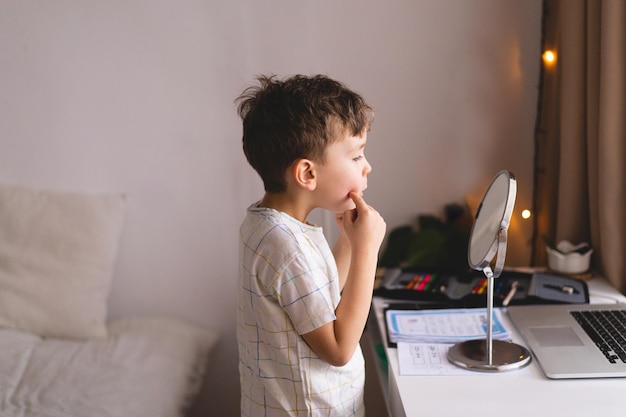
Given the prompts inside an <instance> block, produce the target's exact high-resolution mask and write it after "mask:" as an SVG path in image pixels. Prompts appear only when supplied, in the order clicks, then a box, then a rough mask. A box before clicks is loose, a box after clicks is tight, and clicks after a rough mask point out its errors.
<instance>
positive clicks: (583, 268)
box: [546, 240, 593, 274]
mask: <svg viewBox="0 0 626 417" xmlns="http://www.w3.org/2000/svg"><path fill="white" fill-rule="evenodd" d="M588 245H589V244H588V243H580V244H578V245H573V244H572V243H571V242H568V241H567V240H562V241H560V242H559V243H558V244H557V245H556V247H557V249H558V250H554V249H552V248H548V247H546V251H547V252H548V266H549V267H550V269H551V270H553V271H556V272H562V273H564V274H581V273H583V272H587V271H588V270H589V263H590V261H591V253H592V252H593V249H589V250H588V251H587V252H585V253H582V254H581V253H578V252H574V251H575V250H576V249H579V248H581V247H583V246H588ZM559 251H560V252H559ZM562 252H565V253H562Z"/></svg>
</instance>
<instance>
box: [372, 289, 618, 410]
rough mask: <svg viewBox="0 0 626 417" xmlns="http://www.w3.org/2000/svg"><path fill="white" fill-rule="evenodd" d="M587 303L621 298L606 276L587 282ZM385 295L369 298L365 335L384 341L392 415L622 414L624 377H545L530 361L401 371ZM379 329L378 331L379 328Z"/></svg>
mask: <svg viewBox="0 0 626 417" xmlns="http://www.w3.org/2000/svg"><path fill="white" fill-rule="evenodd" d="M588 283H589V292H590V295H591V297H590V302H592V303H609V302H617V301H622V302H626V297H624V296H622V295H621V294H619V293H618V292H617V291H616V290H615V289H613V288H612V287H611V286H610V285H609V284H608V283H607V282H606V281H604V280H603V279H601V278H593V279H592V280H590V281H589V282H588ZM386 304H387V302H386V300H383V299H379V298H374V300H373V302H372V310H373V313H374V314H373V317H375V318H376V320H372V321H373V322H370V324H369V325H368V332H374V333H375V334H373V335H372V334H370V339H372V340H373V339H374V338H376V337H377V336H380V338H378V342H379V343H382V344H383V345H384V346H385V353H386V355H387V361H388V364H389V369H388V371H387V372H385V370H384V369H380V371H381V372H380V376H381V385H382V386H383V387H384V386H385V385H386V386H387V392H386V393H383V395H384V396H385V399H386V402H387V407H388V410H389V412H390V414H391V417H418V416H425V417H463V416H481V417H488V416H498V417H518V416H519V417H521V416H524V417H543V416H565V417H578V416H581V417H583V416H584V417H595V416H601V417H624V416H626V378H605V379H576V380H550V379H548V378H546V377H545V376H544V374H543V372H542V371H541V369H540V368H539V365H538V364H537V363H536V362H535V361H534V360H533V361H532V362H531V364H530V365H528V366H527V367H525V368H523V369H520V370H516V371H510V372H501V373H483V372H470V373H469V374H468V375H463V376H401V375H400V372H399V369H398V353H397V350H396V349H395V348H389V347H388V346H387V340H386V333H385V331H384V329H385V324H384V316H383V309H384V307H385V305H386ZM504 316H505V317H504V320H505V325H506V326H507V327H508V329H510V330H511V333H512V335H513V341H514V342H516V343H518V344H521V345H525V344H524V342H523V340H522V339H521V337H520V335H519V334H518V333H517V332H516V331H515V327H514V325H513V324H512V323H511V322H510V321H509V319H508V316H506V315H504ZM381 330H382V331H381Z"/></svg>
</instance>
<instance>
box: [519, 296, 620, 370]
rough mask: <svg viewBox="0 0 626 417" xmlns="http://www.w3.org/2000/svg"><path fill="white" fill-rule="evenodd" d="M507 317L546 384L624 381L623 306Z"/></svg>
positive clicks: (524, 310) (534, 310)
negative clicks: (570, 380) (555, 381)
mask: <svg viewBox="0 0 626 417" xmlns="http://www.w3.org/2000/svg"><path fill="white" fill-rule="evenodd" d="M508 314H509V317H510V318H511V320H512V322H513V323H514V324H515V327H517V330H518V331H519V332H520V333H521V335H522V337H523V338H524V340H525V342H526V345H527V347H528V348H530V350H531V351H532V353H533V356H534V358H535V360H536V361H537V362H538V363H539V366H540V367H541V369H542V370H543V372H544V373H545V374H546V376H547V377H548V378H551V379H562V378H605V377H626V304H550V305H525V306H509V307H508ZM598 316H604V317H605V318H598ZM620 326H623V327H622V328H621V329H620V328H619V327H620ZM594 327H595V328H598V329H597V330H596V333H593V330H592V328H594ZM615 328H617V329H615ZM612 330H614V331H615V334H614V335H613V336H611V337H608V339H609V340H608V341H607V342H601V341H600V340H597V339H599V338H600V337H602V336H603V335H604V336H607V333H610V331H612ZM594 339H595V340H594Z"/></svg>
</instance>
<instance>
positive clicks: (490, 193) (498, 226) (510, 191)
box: [467, 171, 517, 275]
mask: <svg viewBox="0 0 626 417" xmlns="http://www.w3.org/2000/svg"><path fill="white" fill-rule="evenodd" d="M516 192H517V187H516V182H515V177H514V176H513V174H512V173H511V172H509V171H500V172H499V173H498V174H496V176H495V177H494V179H493V180H492V181H491V184H490V185H489V187H488V188H487V191H486V192H485V196H484V197H483V200H482V201H481V203H480V205H479V206H478V210H476V218H475V220H474V225H473V226H472V232H471V235H470V240H469V246H468V250H467V258H468V261H469V265H470V267H472V268H473V269H477V270H483V269H484V268H485V267H486V266H488V265H489V263H490V262H491V260H492V259H493V256H494V255H495V254H496V251H497V250H498V241H499V239H500V235H501V234H502V233H506V230H507V229H508V227H509V222H510V220H511V214H512V213H513V206H514V204H515V195H516ZM505 236H506V235H505ZM499 255H500V256H504V253H502V254H499ZM498 275H499V274H498Z"/></svg>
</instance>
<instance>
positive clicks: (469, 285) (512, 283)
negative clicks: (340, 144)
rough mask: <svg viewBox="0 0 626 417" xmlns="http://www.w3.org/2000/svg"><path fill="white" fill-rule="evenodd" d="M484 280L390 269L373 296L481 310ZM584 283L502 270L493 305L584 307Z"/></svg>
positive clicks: (457, 273)
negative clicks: (581, 305) (570, 305)
mask: <svg viewBox="0 0 626 417" xmlns="http://www.w3.org/2000/svg"><path fill="white" fill-rule="evenodd" d="M485 291H486V278H485V277H484V275H483V274H482V273H481V272H480V271H472V270H466V271H452V270H432V269H428V270H427V269H422V268H392V269H388V270H387V271H386V272H385V275H384V277H383V281H382V284H381V286H380V288H378V289H376V290H375V291H374V295H375V296H379V297H383V298H389V299H393V300H406V301H413V302H416V303H417V304H419V305H420V306H422V308H426V307H427V306H431V305H432V306H433V307H439V308H441V307H447V308H453V307H454V308H459V307H465V308H472V307H484V306H485V303H486V302H485V297H486V293H485ZM588 302H589V289H588V287H587V283H586V282H584V281H580V280H577V279H574V278H571V277H567V276H561V275H554V274H549V273H545V272H535V273H526V272H519V271H511V270H505V271H503V272H502V274H501V275H500V277H499V278H498V279H496V282H495V288H494V306H497V307H502V306H506V305H525V304H565V303H567V304H585V303H588Z"/></svg>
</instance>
